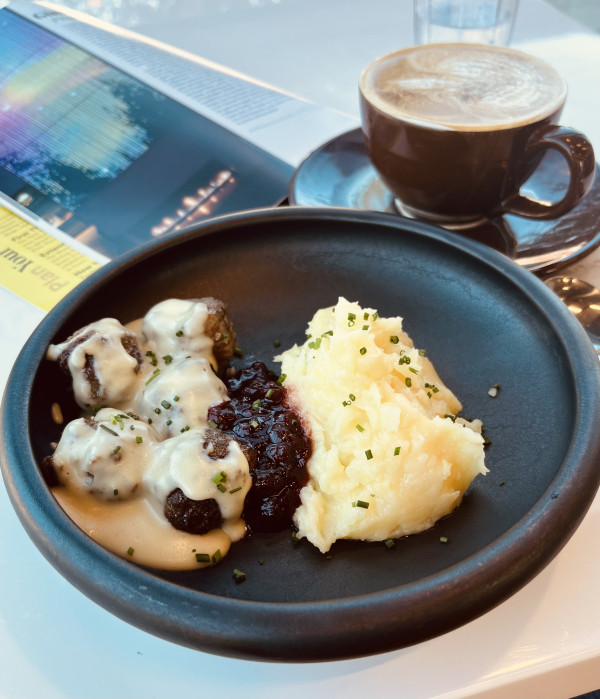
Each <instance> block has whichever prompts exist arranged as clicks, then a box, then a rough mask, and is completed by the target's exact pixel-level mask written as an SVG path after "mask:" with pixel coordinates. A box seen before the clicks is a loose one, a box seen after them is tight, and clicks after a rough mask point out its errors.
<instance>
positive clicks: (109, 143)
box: [0, 3, 355, 391]
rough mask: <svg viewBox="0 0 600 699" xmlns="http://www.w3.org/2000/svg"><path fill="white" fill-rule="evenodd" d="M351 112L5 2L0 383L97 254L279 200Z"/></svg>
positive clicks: (1, 27)
mask: <svg viewBox="0 0 600 699" xmlns="http://www.w3.org/2000/svg"><path fill="white" fill-rule="evenodd" d="M1 4H2V3H0V5H1ZM42 5H43V6H42ZM61 9H64V8H61ZM65 11H67V12H68V10H65ZM354 125H355V122H354V120H353V119H352V118H350V117H346V116H344V115H341V114H338V113H336V112H333V111H331V110H327V109H324V108H321V107H318V106H317V105H313V104H310V103H308V102H305V101H302V100H299V99H296V98H295V97H293V96H290V95H287V94H285V93H283V92H280V91H277V90H274V89H272V88H270V87H268V86H265V85H262V84H260V83H258V82H256V81H253V80H252V79H250V78H246V77H245V76H241V75H238V74H236V73H234V72H232V71H229V70H227V69H226V68H223V67H221V66H216V65H214V64H211V63H210V62H207V61H204V60H202V59H200V58H197V57H195V56H191V55H189V54H185V53H184V52H181V51H178V50H176V49H171V48H170V47H168V46H164V45H158V44H157V43H156V42H153V41H150V40H146V39H145V38H143V37H139V36H137V35H135V34H133V33H132V32H129V31H124V30H120V29H118V28H115V27H112V26H110V25H107V24H105V23H102V22H98V21H96V20H93V19H91V18H87V17H85V16H83V15H80V14H78V13H73V14H72V15H71V16H68V15H66V14H63V13H62V12H59V11H58V10H57V9H56V8H55V7H54V6H51V5H48V4H45V3H41V4H35V5H34V4H32V3H14V4H10V5H9V6H4V7H1V6H0V129H1V131H2V134H3V138H2V142H1V143H0V337H1V338H2V340H1V341H0V391H1V390H2V388H3V386H4V384H5V381H6V378H7V377H8V373H9V371H10V367H11V366H12V364H13V362H14V360H15V358H16V355H17V353H18V351H19V349H20V347H21V346H22V345H23V343H24V342H25V340H26V339H27V337H28V336H29V334H30V333H31V332H32V330H33V329H34V328H35V326H36V325H37V323H38V322H39V321H40V320H41V319H42V318H43V316H44V314H45V313H46V312H47V311H49V310H50V309H51V308H52V307H53V306H54V305H55V304H56V303H58V301H60V299H61V298H62V297H63V296H64V295H66V294H67V293H68V292H69V291H70V290H71V289H72V288H74V287H75V286H76V285H77V284H78V283H79V282H80V281H81V280H82V279H83V278H85V277H86V276H87V275H89V274H90V273H91V272H93V271H94V270H95V269H97V268H98V267H99V266H101V265H102V264H103V263H104V262H105V261H106V260H108V259H110V258H112V257H115V256H117V255H119V254H121V253H123V252H125V251H127V250H129V249H131V248H133V247H135V246H136V245H138V244H140V243H142V242H145V241H147V240H152V239H157V238H160V237H162V236H165V235H173V234H176V233H177V231H178V230H181V229H183V228H189V227H190V226H193V225H195V224H196V223H198V222H200V221H202V220H206V219H207V218H210V217H213V216H216V215H220V214H223V213H228V212H230V211H236V210H242V209H247V208H256V207H260V206H270V205H275V204H277V203H279V202H280V201H281V200H282V199H284V198H285V196H286V195H287V191H288V185H289V180H290V178H291V175H292V173H293V168H294V165H296V164H297V163H298V162H300V160H301V159H302V158H303V157H304V156H305V155H306V154H307V153H308V152H309V151H310V150H312V149H313V148H316V147H317V146H318V145H319V144H320V143H322V142H323V141H325V140H327V139H328V138H330V137H332V136H333V135H335V134H336V133H339V132H341V131H344V130H345V129H348V128H351V127H353V126H354ZM290 134H293V138H290Z"/></svg>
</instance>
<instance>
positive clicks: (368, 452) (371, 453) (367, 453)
mask: <svg viewBox="0 0 600 699" xmlns="http://www.w3.org/2000/svg"><path fill="white" fill-rule="evenodd" d="M365 456H366V457H367V461H369V460H370V459H372V458H373V452H372V451H371V450H370V449H367V451H366V452H365Z"/></svg>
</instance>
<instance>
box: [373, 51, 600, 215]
mask: <svg viewBox="0 0 600 699" xmlns="http://www.w3.org/2000/svg"><path fill="white" fill-rule="evenodd" d="M426 48H427V46H423V47H412V48H411V49H404V50H402V51H398V52H394V53H393V54H388V55H387V56H383V57H381V58H380V59H377V60H376V61H374V62H373V63H371V64H370V65H369V66H367V68H365V70H364V71H363V73H362V75H361V79H360V84H359V87H360V108H361V119H362V128H363V132H364V135H365V141H366V147H367V151H368V153H369V157H370V159H371V161H372V163H373V165H374V167H375V169H376V170H377V171H378V173H379V175H380V176H381V178H382V180H383V182H384V183H385V185H386V186H387V188H388V189H389V190H390V191H391V192H392V193H393V194H394V195H395V197H396V198H397V204H398V208H399V209H400V211H401V212H403V213H406V214H408V215H410V216H414V217H416V218H425V219H429V220H433V221H437V222H440V223H444V222H446V223H449V224H452V223H454V224H457V225H461V224H468V222H470V221H475V220H479V219H481V218H487V217H492V216H495V215H499V214H503V213H511V214H516V215H518V216H523V217H526V218H534V219H552V218H557V217H559V216H562V215H563V214H565V213H567V212H568V211H569V210H571V209H572V208H573V207H575V206H576V204H577V203H578V202H579V201H580V200H581V199H582V197H583V196H584V195H585V194H586V192H587V191H588V190H589V189H590V187H591V185H592V182H593V179H594V173H595V158H594V151H593V148H592V145H591V143H590V142H589V140H588V139H587V138H586V137H585V136H584V135H583V134H581V133H579V132H577V131H575V130H573V129H571V128H569V127H565V126H560V125H559V124H558V122H559V119H560V116H561V112H562V109H563V106H564V102H565V99H566V85H565V91H564V95H563V96H562V97H560V99H558V102H557V103H555V104H553V105H552V110H551V111H550V113H547V114H545V115H544V116H542V117H541V118H537V119H534V120H532V121H527V122H525V123H523V122H522V121H519V122H517V123H514V124H512V125H506V126H505V125H497V124H496V125H493V126H491V127H490V128H478V129H473V130H470V129H469V128H465V127H463V126H461V127H460V128H452V127H449V126H444V125H440V123H437V122H435V121H426V120H419V121H417V120H415V119H414V118H410V117H408V116H407V117H404V116H403V115H400V114H398V113H397V112H396V113H392V111H393V110H390V112H386V111H384V110H383V109H382V108H381V104H379V103H378V104H377V105H375V104H374V103H373V102H374V101H376V100H373V98H372V97H371V99H369V98H368V97H367V96H366V95H365V92H366V90H365V84H366V80H367V77H368V75H369V72H370V71H371V70H372V69H373V67H374V66H376V65H377V63H378V62H380V61H383V60H389V59H390V58H393V57H394V56H396V55H398V54H402V53H404V52H405V51H418V50H421V49H426ZM485 50H486V51H487V50H489V51H491V52H493V51H497V50H502V51H511V52H512V53H513V54H520V53H521V52H517V51H514V50H512V49H506V48H502V49H498V47H491V46H490V47H486V48H485ZM523 55H524V54H523ZM549 69H550V70H553V69H551V68H549ZM548 149H553V150H555V151H558V152H559V153H560V154H561V156H562V157H563V158H564V159H565V160H566V162H567V164H568V166H569V173H570V176H569V184H568V187H567V191H566V193H565V194H564V196H563V197H562V199H560V201H557V202H547V201H538V200H535V199H532V198H529V197H527V196H524V195H523V194H521V192H520V189H521V187H522V185H523V184H524V183H525V181H526V180H527V179H528V178H529V177H530V176H531V175H532V174H533V172H534V170H535V169H536V167H537V165H538V164H539V162H540V160H541V158H542V156H543V155H544V153H545V152H546V151H547V150H548Z"/></svg>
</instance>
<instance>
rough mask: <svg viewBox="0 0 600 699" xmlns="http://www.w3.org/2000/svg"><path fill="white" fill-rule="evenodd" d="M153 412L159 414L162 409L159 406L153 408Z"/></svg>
mask: <svg viewBox="0 0 600 699" xmlns="http://www.w3.org/2000/svg"><path fill="white" fill-rule="evenodd" d="M154 412H155V413H156V414H157V415H160V414H161V413H162V410H161V409H160V408H154Z"/></svg>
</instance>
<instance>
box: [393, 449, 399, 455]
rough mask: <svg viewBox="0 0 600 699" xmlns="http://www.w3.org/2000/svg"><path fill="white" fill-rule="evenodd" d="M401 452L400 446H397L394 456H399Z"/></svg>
mask: <svg viewBox="0 0 600 699" xmlns="http://www.w3.org/2000/svg"><path fill="white" fill-rule="evenodd" d="M399 453H400V447H396V448H395V449H394V456H398V454H399Z"/></svg>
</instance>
